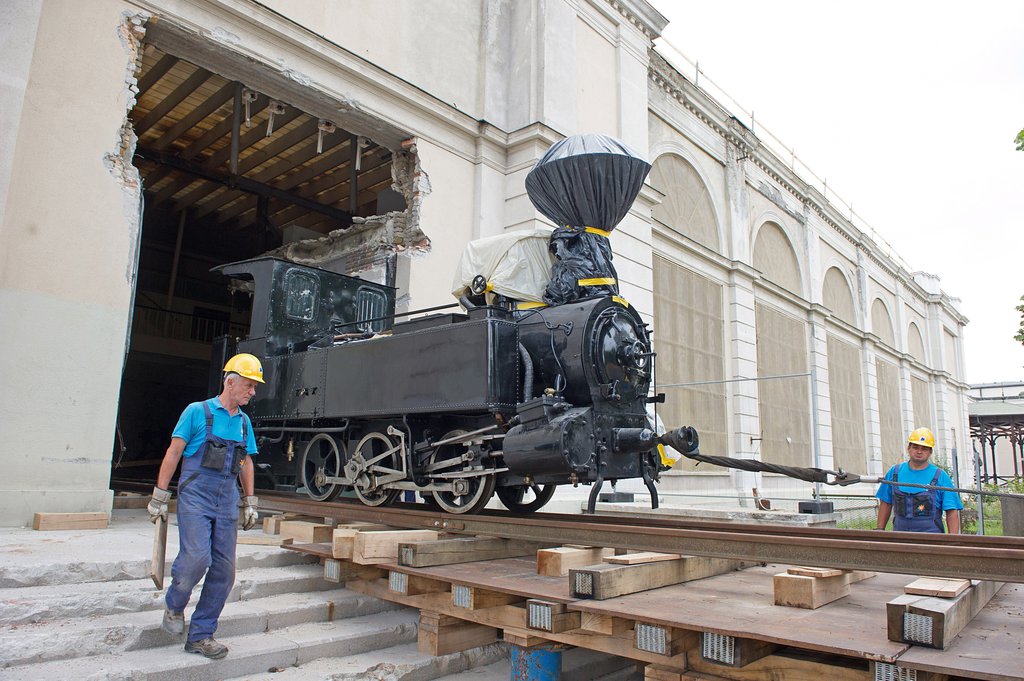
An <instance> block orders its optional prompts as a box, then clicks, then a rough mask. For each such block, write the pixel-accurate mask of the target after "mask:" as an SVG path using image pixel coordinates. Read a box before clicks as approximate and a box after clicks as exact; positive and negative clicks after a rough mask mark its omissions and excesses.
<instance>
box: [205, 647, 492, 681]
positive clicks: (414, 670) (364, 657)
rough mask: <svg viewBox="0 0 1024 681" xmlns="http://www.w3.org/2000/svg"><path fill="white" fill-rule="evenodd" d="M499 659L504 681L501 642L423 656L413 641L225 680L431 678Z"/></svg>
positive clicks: (426, 680)
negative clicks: (457, 651)
mask: <svg viewBox="0 0 1024 681" xmlns="http://www.w3.org/2000/svg"><path fill="white" fill-rule="evenodd" d="M502 659H504V660H505V676H504V678H503V679H502V681H508V679H509V672H508V647H507V646H506V645H505V644H503V643H494V644H491V645H488V646H481V647H480V648H472V649H470V650H466V651H464V652H461V653H451V654H449V655H440V656H438V657H431V656H430V655H424V654H423V653H421V652H419V651H417V650H416V644H415V643H406V644H403V645H397V646H393V647H391V648H388V649H387V650H383V651H382V650H376V651H371V652H366V653H357V654H355V655H348V656H344V657H323V658H320V659H318V660H313V661H311V662H308V663H306V664H303V665H299V666H295V667H288V668H274V669H273V670H268V671H265V672H264V673H263V674H247V675H245V676H241V677H235V678H234V679H230V680H229V679H225V681H243V680H244V681H319V680H323V681H431V679H447V678H449V676H450V675H451V674H456V673H461V672H464V671H468V670H475V669H477V668H482V667H487V666H489V665H493V664H496V663H500V661H501V660H502ZM474 673H475V672H474ZM470 678H473V679H478V678H479V677H477V676H472V677H470Z"/></svg>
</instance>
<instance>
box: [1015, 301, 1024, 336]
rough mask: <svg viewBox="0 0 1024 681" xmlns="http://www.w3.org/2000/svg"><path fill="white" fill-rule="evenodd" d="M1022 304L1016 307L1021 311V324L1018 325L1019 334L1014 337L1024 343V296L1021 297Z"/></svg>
mask: <svg viewBox="0 0 1024 681" xmlns="http://www.w3.org/2000/svg"><path fill="white" fill-rule="evenodd" d="M1020 302H1021V304H1020V305H1018V306H1017V307H1016V308H1015V309H1016V310H1017V312H1020V326H1018V327H1017V335H1016V336H1014V337H1013V339H1014V340H1015V341H1017V342H1018V343H1021V344H1024V296H1021V297H1020Z"/></svg>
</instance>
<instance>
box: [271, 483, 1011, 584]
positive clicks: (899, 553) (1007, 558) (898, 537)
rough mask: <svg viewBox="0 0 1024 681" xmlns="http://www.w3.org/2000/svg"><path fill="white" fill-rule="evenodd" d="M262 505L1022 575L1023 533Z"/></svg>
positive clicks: (538, 536) (965, 574)
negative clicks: (993, 534)
mask: <svg viewBox="0 0 1024 681" xmlns="http://www.w3.org/2000/svg"><path fill="white" fill-rule="evenodd" d="M260 494H261V496H260V499H261V507H262V508H264V509H272V510H278V511H292V512H298V513H304V514H308V515H312V516H317V517H319V516H323V517H325V518H339V519H346V520H363V521H368V522H374V523H380V524H384V525H390V526H393V527H405V528H428V529H435V530H442V531H445V532H452V533H457V534H468V535H480V536H487V537H504V538H508V539H521V540H525V541H534V542H541V543H545V542H550V543H551V544H552V545H554V546H558V545H562V544H581V545H587V546H609V547H615V548H622V549H631V550H637V551H659V552H665V553H681V554H689V555H699V556H714V557H719V558H733V559H738V560H748V561H758V562H765V563H783V564H787V565H807V566H814V567H833V568H845V569H851V570H871V571H875V572H893V573H899V574H912V575H928V576H934V577H953V578H962V579H986V580H994V581H1001V582H1020V583H1024V539H1022V538H1018V537H975V536H973V535H932V534H926V533H911V532H875V531H863V530H836V529H831V528H802V527H789V526H772V525H747V524H731V523H715V522H703V521H692V520H690V521H680V520H671V519H648V518H622V517H610V516H586V515H582V516H575V515H572V516H570V515H555V514H542V513H541V514H536V515H534V516H531V517H528V518H520V517H514V516H509V515H507V514H500V513H490V512H488V513H483V514H479V515H449V514H445V513H438V512H436V511H424V510H419V509H420V508H422V506H417V505H416V504H398V505H396V506H392V507H381V508H371V507H367V506H363V505H361V504H359V503H347V502H335V503H321V502H316V501H312V500H309V499H304V498H301V497H297V496H294V495H285V494H279V493H271V492H261V493H260Z"/></svg>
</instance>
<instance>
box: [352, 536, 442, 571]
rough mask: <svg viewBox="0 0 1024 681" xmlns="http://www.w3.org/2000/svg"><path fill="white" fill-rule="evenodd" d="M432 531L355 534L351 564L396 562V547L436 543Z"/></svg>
mask: <svg viewBox="0 0 1024 681" xmlns="http://www.w3.org/2000/svg"><path fill="white" fill-rule="evenodd" d="M437 538H438V533H437V532H435V531H433V530H381V531H379V532H358V531H357V532H356V535H355V538H354V541H353V544H352V562H354V563H359V564H361V565H373V564H380V563H397V562H398V545H399V544H407V543H413V542H418V541H436V540H437Z"/></svg>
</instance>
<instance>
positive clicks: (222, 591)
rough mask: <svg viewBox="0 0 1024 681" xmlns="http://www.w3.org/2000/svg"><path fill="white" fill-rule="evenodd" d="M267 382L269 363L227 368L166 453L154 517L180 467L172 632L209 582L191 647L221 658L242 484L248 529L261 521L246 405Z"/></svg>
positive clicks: (231, 363) (245, 357)
mask: <svg viewBox="0 0 1024 681" xmlns="http://www.w3.org/2000/svg"><path fill="white" fill-rule="evenodd" d="M260 383H263V366H262V365H261V364H260V361H259V360H258V359H256V357H254V356H253V355H249V354H245V353H243V354H239V355H235V356H234V357H232V358H231V359H229V360H228V362H227V364H225V365H224V388H223V390H222V391H221V393H220V395H218V396H217V397H212V398H210V399H208V400H204V401H202V402H193V403H192V404H190V405H188V406H187V407H186V408H185V411H183V412H182V413H181V417H180V418H179V419H178V424H177V425H176V426H175V427H174V432H173V433H172V435H171V444H170V446H169V447H168V448H167V453H166V454H164V459H163V463H162V464H161V465H160V473H159V475H158V477H157V484H156V487H155V488H154V489H153V498H152V500H151V501H150V502H149V507H148V510H149V514H150V517H151V519H152V520H153V522H156V520H157V518H159V517H161V516H163V517H166V515H167V504H168V502H169V501H170V499H171V493H170V492H169V491H168V489H167V488H168V486H169V485H170V483H171V477H172V476H173V475H174V471H175V469H177V467H178V462H179V461H181V462H182V464H181V475H180V476H179V478H178V544H179V550H178V557H177V558H176V559H175V560H174V565H173V566H172V567H171V585H170V587H168V589H167V595H166V597H165V603H166V609H165V610H164V619H163V624H162V627H163V629H164V631H166V632H168V633H171V634H176V635H180V634H182V633H184V631H185V606H186V605H188V601H189V597H190V596H191V595H192V589H193V588H194V587H195V585H196V584H198V583H199V580H200V579H203V575H204V574H205V576H206V579H205V581H204V582H203V590H202V593H201V594H200V596H199V602H198V603H197V604H196V609H195V612H193V613H192V620H191V621H190V622H189V628H188V639H187V641H186V643H185V650H186V651H187V652H190V653H198V654H200V655H205V656H206V657H209V658H212V659H215V660H219V659H221V658H222V657H224V656H225V655H227V654H228V648H227V646H225V645H224V644H222V643H220V642H219V641H216V640H214V638H213V633H214V632H215V631H216V630H217V620H218V618H219V617H220V613H221V610H223V608H224V602H225V601H226V600H227V597H228V594H229V593H230V592H231V587H232V586H233V585H234V583H235V542H236V539H237V532H238V507H239V495H238V484H237V483H236V480H241V483H242V491H243V493H244V496H245V501H244V504H243V506H242V527H243V529H246V530H248V529H250V528H252V527H253V526H254V525H255V524H256V520H257V518H258V514H257V511H256V507H257V503H258V500H257V498H256V497H255V496H254V487H253V485H254V476H253V464H252V458H251V457H252V455H253V454H256V438H255V436H254V435H253V432H252V422H251V421H250V420H249V417H248V415H246V414H245V412H243V411H242V410H241V409H240V407H244V406H245V405H247V404H248V403H249V400H251V399H252V397H253V395H255V394H256V386H257V385H258V384H260Z"/></svg>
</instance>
